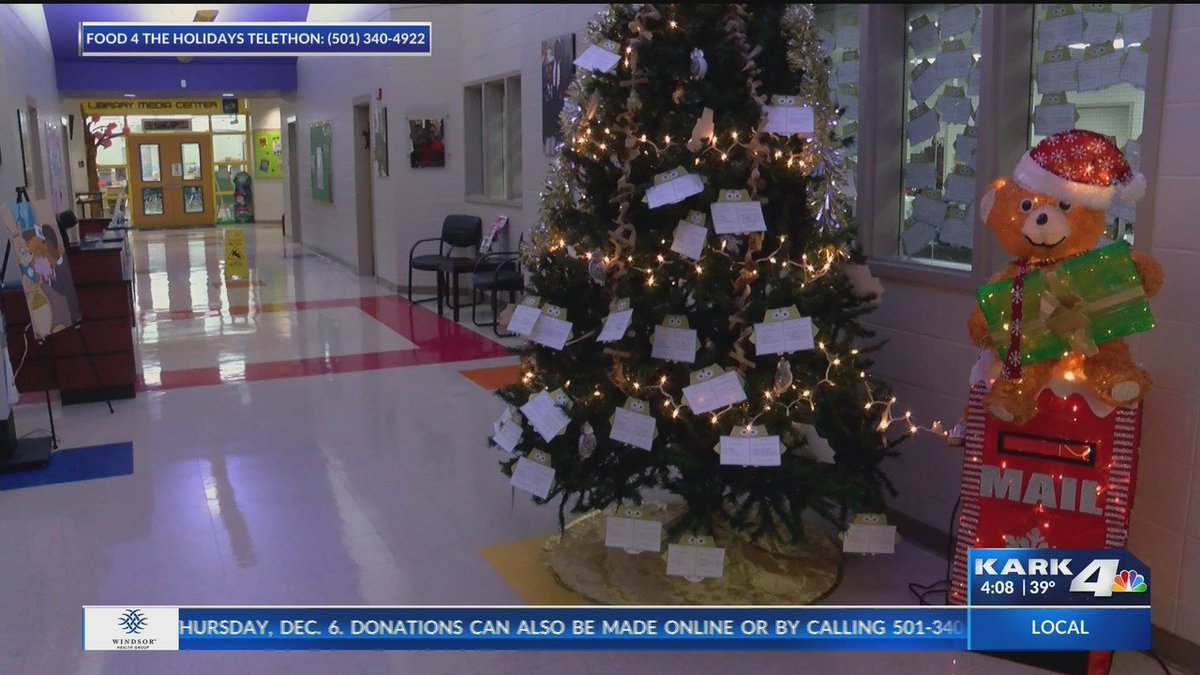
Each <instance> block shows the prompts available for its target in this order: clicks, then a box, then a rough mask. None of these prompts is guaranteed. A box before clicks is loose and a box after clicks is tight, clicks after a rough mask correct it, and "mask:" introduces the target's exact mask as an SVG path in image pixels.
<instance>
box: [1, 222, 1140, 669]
mask: <svg viewBox="0 0 1200 675" xmlns="http://www.w3.org/2000/svg"><path fill="white" fill-rule="evenodd" d="M246 235H247V236H246V239H247V245H248V248H249V265H250V269H251V279H250V281H249V282H248V283H247V282H226V281H225V280H224V279H223V277H222V272H221V269H222V256H223V246H222V240H221V232H220V231H219V230H185V231H172V232H162V233H136V234H135V235H134V238H133V242H132V249H133V252H134V264H135V266H136V278H135V291H136V300H135V302H136V312H137V314H138V319H139V325H138V328H137V329H136V336H135V337H136V342H137V348H138V350H139V357H140V363H141V387H140V391H139V392H138V396H137V398H136V399H133V400H126V401H118V402H115V403H114V407H115V408H116V413H115V415H109V413H108V411H107V409H106V408H105V406H104V405H103V404H92V405H83V406H69V407H66V408H61V407H60V406H58V405H57V404H56V405H55V411H54V412H55V415H56V424H57V429H58V434H59V437H60V439H61V445H62V447H63V449H64V451H69V449H70V448H79V447H84V446H94V445H100V444H105V443H119V442H132V443H133V456H134V470H133V473H132V474H131V475H125V476H119V477H115V478H104V479H97V480H85V481H80V482H71V483H61V484H54V485H46V486H41V487H31V488H24V489H16V490H6V491H0V674H3V675H67V674H80V675H84V674H86V675H101V674H112V675H117V674H120V675H142V674H144V675H157V674H167V673H170V674H185V673H222V675H243V674H249V673H255V674H260V673H288V674H289V675H306V674H308V673H313V674H317V673H320V674H327V673H339V674H354V673H380V674H382V673H414V674H422V675H424V674H440V673H464V674H476V673H478V674H484V673H488V674H490V673H524V674H528V675H533V674H536V673H547V674H549V673H556V674H557V673H564V672H571V673H597V674H598V673H605V674H608V673H641V672H655V673H659V674H661V675H667V674H674V673H748V672H755V673H763V674H766V673H797V672H823V673H828V674H831V675H832V674H834V673H874V672H887V673H896V674H898V673H1020V672H1035V671H1033V670H1031V669H1025V668H1022V667H1019V666H1016V665H1013V664H1011V663H1009V662H1006V661H1000V660H996V659H992V658H988V657H984V656H980V655H965V654H906V655H895V654H890V655H889V654H608V653H596V654H561V655H554V654H469V653H468V654H452V653H443V654H425V653H372V652H364V653H288V654H221V653H87V654H85V653H82V652H81V651H80V631H81V627H80V617H81V612H80V606H82V605H88V604H122V605H124V604H131V603H132V604H134V605H137V604H145V605H154V604H160V605H204V604H207V605H234V604H240V605H252V604H276V605H311V604H331V605H359V604H364V605H394V604H452V605H453V604H470V605H488V604H519V603H521V599H520V597H519V596H518V595H517V593H516V592H515V591H514V590H513V589H512V588H510V587H509V586H508V585H507V584H506V583H505V582H504V580H503V579H502V578H501V577H500V575H499V574H498V573H497V572H496V571H495V570H494V569H493V568H492V567H491V566H490V565H489V564H488V563H487V562H486V561H485V560H484V558H483V557H482V556H481V555H480V549H482V548H485V547H489V546H496V545H501V544H508V543H513V542H518V541H522V540H528V539H532V538H536V537H545V536H548V535H550V534H553V533H554V532H555V530H556V513H555V510H554V509H550V508H537V507H536V506H534V505H533V504H532V503H531V502H530V501H529V500H527V499H522V498H520V497H519V496H518V497H517V499H515V501H514V500H513V499H512V496H511V493H510V489H509V486H508V485H507V482H506V480H505V478H504V477H503V476H502V475H501V474H500V472H499V470H498V468H497V464H496V460H497V459H498V458H497V456H496V455H495V454H494V453H495V451H494V450H491V449H489V448H488V446H487V441H486V438H487V436H488V435H489V434H490V433H491V425H492V421H493V420H494V419H495V417H496V416H497V414H499V412H500V411H501V409H502V405H501V404H500V402H499V400H498V399H495V398H494V397H493V396H492V395H491V394H490V393H489V392H488V391H487V390H485V389H484V388H482V387H480V386H479V385H478V384H476V383H475V382H473V381H472V380H471V379H469V378H468V377H465V376H464V375H463V374H462V371H464V370H473V369H481V368H488V367H494V366H502V365H506V364H512V363H515V362H516V360H515V358H513V357H510V356H507V355H506V352H505V351H504V349H503V347H502V345H500V344H499V343H497V342H495V341H493V340H491V339H489V338H488V337H486V336H490V335H491V332H490V329H480V330H478V331H476V330H473V329H468V328H464V327H461V326H459V325H456V324H454V323H452V322H451V321H449V320H448V319H440V318H438V316H437V315H436V312H434V311H431V310H430V309H428V308H430V307H432V305H430V304H426V305H421V306H413V305H410V304H409V303H407V302H406V301H404V300H402V299H400V297H399V296H397V295H395V294H394V293H392V292H390V291H388V290H387V289H386V288H384V287H383V286H380V285H377V284H376V283H374V282H373V281H371V280H368V279H360V278H359V277H357V276H356V275H355V274H354V273H352V272H351V271H349V270H347V269H346V268H345V267H343V266H341V265H339V264H336V263H333V262H330V261H328V260H326V259H325V258H323V257H320V256H318V255H316V254H314V253H312V252H311V251H307V250H305V249H302V248H300V247H298V246H295V245H292V244H290V243H286V242H284V241H283V238H282V236H281V233H280V231H279V230H278V229H266V228H264V229H258V230H255V229H248V230H247V233H246ZM468 315H469V313H468ZM465 323H469V319H466V320H465ZM12 359H13V361H14V364H15V362H17V361H19V359H20V355H19V354H13V355H12ZM23 401H25V402H24V403H23V404H22V405H19V406H18V407H17V409H16V411H17V412H16V421H17V428H18V433H19V434H22V435H25V434H30V433H31V432H38V430H39V429H42V428H44V427H46V426H47V421H46V410H45V406H44V404H40V403H39V402H38V398H37V397H30V396H26V397H24V398H23ZM38 433H43V432H38ZM900 487H901V489H904V486H900ZM943 565H944V563H943V562H942V561H940V560H939V559H938V558H937V557H936V556H934V555H931V554H929V553H927V552H925V551H923V550H920V549H917V548H915V547H913V546H912V545H910V544H907V543H903V542H902V543H901V545H900V546H899V548H898V552H897V554H896V555H894V556H878V557H871V558H865V557H854V558H851V559H849V560H847V562H846V566H845V574H844V581H843V583H842V584H841V586H840V587H839V588H838V590H837V591H836V592H835V593H834V594H833V595H832V596H831V597H830V598H828V599H827V600H826V602H827V603H829V604H842V605H853V604H870V605H878V604H911V603H912V599H911V597H910V596H909V594H908V591H907V588H906V584H907V583H908V582H910V581H917V582H921V583H925V582H928V581H931V580H933V579H936V578H938V577H939V576H940V575H941V574H942V573H943V571H944V567H943ZM1115 672H1119V673H1143V672H1146V673H1151V672H1159V671H1158V666H1157V665H1156V664H1154V663H1153V661H1151V660H1149V659H1148V658H1146V657H1143V656H1140V655H1136V654H1134V655H1129V654H1123V655H1120V656H1119V657H1118V662H1117V667H1116V668H1115Z"/></svg>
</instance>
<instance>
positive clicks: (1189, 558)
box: [1130, 4, 1200, 665]
mask: <svg viewBox="0 0 1200 675" xmlns="http://www.w3.org/2000/svg"><path fill="white" fill-rule="evenodd" d="M1198 62H1200V7H1198V6H1196V5H1185V4H1176V5H1174V6H1173V7H1172V13H1171V32H1170V43H1169V47H1168V56H1167V72H1166V91H1165V94H1164V108H1163V117H1162V132H1161V136H1160V141H1159V161H1158V168H1157V173H1158V177H1157V189H1156V192H1155V202H1154V222H1153V223H1152V224H1149V225H1148V227H1149V229H1150V232H1151V243H1152V248H1151V253H1152V254H1153V255H1154V256H1155V257H1156V258H1157V259H1158V260H1159V262H1161V263H1162V265H1163V268H1164V270H1165V271H1166V282H1165V284H1164V285H1163V289H1162V293H1161V294H1160V295H1159V296H1158V297H1156V298H1154V299H1153V300H1152V301H1151V308H1152V309H1153V310H1154V316H1155V319H1156V322H1157V324H1158V326H1157V328H1155V329H1154V331H1152V332H1150V333H1147V334H1145V335H1143V336H1139V337H1138V339H1137V341H1136V349H1137V356H1138V357H1139V359H1140V360H1141V361H1142V362H1143V363H1144V364H1145V365H1146V366H1147V368H1149V370H1150V373H1151V375H1153V376H1154V382H1155V386H1156V388H1155V389H1154V390H1153V391H1152V392H1151V393H1150V395H1149V396H1148V397H1147V400H1146V414H1145V418H1144V421H1143V431H1142V454H1141V466H1140V467H1139V469H1138V491H1137V496H1136V500H1135V502H1134V508H1133V524H1132V525H1131V528H1130V535H1131V536H1130V549H1131V550H1132V551H1134V552H1135V553H1136V554H1137V555H1138V556H1139V557H1141V558H1142V559H1143V560H1145V561H1146V563H1147V564H1149V565H1150V568H1151V569H1152V570H1153V572H1154V582H1155V584H1156V586H1155V589H1154V610H1155V622H1156V623H1158V624H1160V625H1162V626H1163V627H1165V628H1167V629H1169V630H1172V631H1173V632H1175V633H1178V634H1180V635H1182V636H1183V637H1185V638H1187V639H1188V640H1190V641H1192V642H1193V643H1200V574H1197V572H1200V452H1198V451H1197V446H1200V428H1198V425H1200V358H1197V351H1198V350H1200V161H1198V160H1197V158H1198V157H1200V134H1198V133H1197V129H1198V128H1200V127H1198V125H1200V77H1197V75H1196V63H1198ZM1138 226H1139V227H1142V224H1141V223H1139V224H1138ZM1172 615H1173V616H1172ZM1193 665H1195V664H1193Z"/></svg>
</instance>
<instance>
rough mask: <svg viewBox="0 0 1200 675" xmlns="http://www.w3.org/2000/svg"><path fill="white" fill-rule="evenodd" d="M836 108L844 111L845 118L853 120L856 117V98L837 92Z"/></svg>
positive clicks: (852, 95)
mask: <svg viewBox="0 0 1200 675" xmlns="http://www.w3.org/2000/svg"><path fill="white" fill-rule="evenodd" d="M837 104H838V107H841V108H845V109H846V117H847V118H848V119H854V118H857V117H858V96H856V95H854V94H848V93H845V92H841V91H839V92H838V95H837Z"/></svg>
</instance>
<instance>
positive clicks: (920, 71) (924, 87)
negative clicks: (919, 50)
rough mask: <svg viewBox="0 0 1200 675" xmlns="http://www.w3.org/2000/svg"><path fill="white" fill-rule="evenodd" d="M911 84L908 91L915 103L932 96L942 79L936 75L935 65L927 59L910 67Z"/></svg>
mask: <svg viewBox="0 0 1200 675" xmlns="http://www.w3.org/2000/svg"><path fill="white" fill-rule="evenodd" d="M911 82H912V83H911V84H910V85H909V87H908V91H909V93H910V94H912V97H913V101H914V102H916V103H924V102H925V101H927V100H928V99H929V97H930V96H933V92H935V91H937V88H938V87H940V86H942V82H943V80H942V79H941V78H940V77H938V69H937V66H935V65H934V64H933V62H931V61H929V60H925V61H922V62H921V63H918V64H917V65H916V67H914V68H913V69H912V77H911Z"/></svg>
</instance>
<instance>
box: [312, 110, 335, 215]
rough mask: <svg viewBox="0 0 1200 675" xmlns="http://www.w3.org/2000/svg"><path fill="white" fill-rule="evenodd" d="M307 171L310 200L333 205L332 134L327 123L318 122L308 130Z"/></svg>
mask: <svg viewBox="0 0 1200 675" xmlns="http://www.w3.org/2000/svg"><path fill="white" fill-rule="evenodd" d="M308 152H309V171H310V172H311V173H312V199H313V201H314V202H320V203H323V204H332V203H333V160H332V158H333V133H332V131H331V125H330V123H329V122H318V123H316V124H314V125H312V126H311V127H309V130H308Z"/></svg>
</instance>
